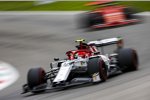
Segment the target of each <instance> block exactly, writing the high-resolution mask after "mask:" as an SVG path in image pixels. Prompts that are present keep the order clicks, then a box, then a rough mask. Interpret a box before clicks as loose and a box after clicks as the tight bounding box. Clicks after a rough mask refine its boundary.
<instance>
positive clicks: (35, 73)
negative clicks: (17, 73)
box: [27, 68, 46, 89]
mask: <svg viewBox="0 0 150 100" xmlns="http://www.w3.org/2000/svg"><path fill="white" fill-rule="evenodd" d="M27 83H28V86H29V88H30V89H33V88H34V87H36V86H38V85H41V84H44V83H46V79H45V71H44V69H43V68H32V69H30V70H29V71H28V75H27Z"/></svg>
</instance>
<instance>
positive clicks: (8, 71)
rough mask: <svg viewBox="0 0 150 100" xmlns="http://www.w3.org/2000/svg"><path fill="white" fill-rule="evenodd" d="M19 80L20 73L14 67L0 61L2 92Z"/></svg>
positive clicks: (0, 88) (0, 86) (0, 85)
mask: <svg viewBox="0 0 150 100" xmlns="http://www.w3.org/2000/svg"><path fill="white" fill-rule="evenodd" d="M18 78H19V73H18V71H17V70H16V69H15V68H14V67H13V66H12V65H10V64H8V63H5V62H2V61H0V90H3V89H4V88H6V87H8V86H10V85H11V84H13V83H14V82H15V81H16V80H17V79H18Z"/></svg>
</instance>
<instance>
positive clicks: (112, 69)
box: [23, 37, 138, 93]
mask: <svg viewBox="0 0 150 100" xmlns="http://www.w3.org/2000/svg"><path fill="white" fill-rule="evenodd" d="M76 42H78V43H79V44H78V45H77V46H76V48H77V49H76V50H71V51H68V52H66V55H67V59H62V60H60V59H58V58H55V59H54V62H52V63H50V70H49V71H48V72H45V71H44V69H43V68H31V69H30V70H29V71H28V74H27V84H25V85H23V93H27V92H33V93H39V92H43V91H45V90H55V89H64V88H66V87H70V86H75V85H81V84H85V83H99V82H104V81H106V80H107V78H108V77H110V76H112V75H116V74H117V73H123V72H128V71H134V70H137V69H138V55H137V52H136V50H134V49H131V48H123V39H122V38H118V37H117V38H108V39H102V40H96V41H90V42H88V43H85V41H84V40H83V39H81V40H77V41H76ZM108 45H117V48H116V46H115V49H114V50H111V51H113V53H111V54H110V53H105V52H104V47H105V46H107V47H108ZM99 49H100V50H99Z"/></svg>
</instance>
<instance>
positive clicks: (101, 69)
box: [88, 57, 107, 81]
mask: <svg viewBox="0 0 150 100" xmlns="http://www.w3.org/2000/svg"><path fill="white" fill-rule="evenodd" d="M94 73H99V76H100V79H101V81H106V80H107V68H106V66H105V63H104V61H103V60H102V59H100V58H99V57H97V58H91V59H89V62H88V74H89V75H90V76H91V77H92V75H93V74H94Z"/></svg>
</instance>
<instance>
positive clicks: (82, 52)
mask: <svg viewBox="0 0 150 100" xmlns="http://www.w3.org/2000/svg"><path fill="white" fill-rule="evenodd" d="M81 46H82V45H81ZM97 51H98V50H97V49H96V47H95V46H89V45H87V48H86V49H78V50H71V51H68V52H67V53H66V55H67V56H68V59H69V60H73V59H76V56H78V57H82V58H88V57H90V56H93V55H94V52H97Z"/></svg>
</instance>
